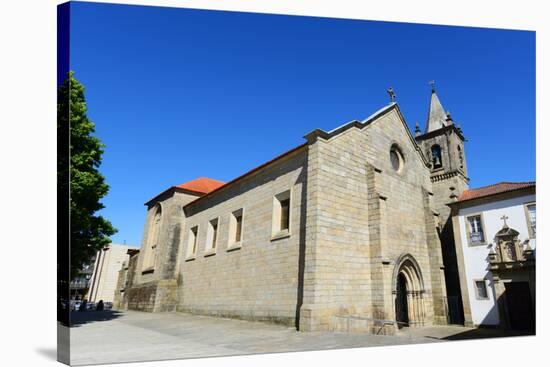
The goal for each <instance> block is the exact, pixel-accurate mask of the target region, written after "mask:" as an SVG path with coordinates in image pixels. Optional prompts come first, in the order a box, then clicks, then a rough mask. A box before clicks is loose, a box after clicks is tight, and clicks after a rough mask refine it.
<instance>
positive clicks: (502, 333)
mask: <svg viewBox="0 0 550 367" xmlns="http://www.w3.org/2000/svg"><path fill="white" fill-rule="evenodd" d="M528 335H536V333H535V331H533V330H502V329H487V328H479V329H474V330H468V331H464V332H462V333H458V334H453V335H449V336H446V337H443V338H441V340H469V339H485V338H502V337H509V336H528Z"/></svg>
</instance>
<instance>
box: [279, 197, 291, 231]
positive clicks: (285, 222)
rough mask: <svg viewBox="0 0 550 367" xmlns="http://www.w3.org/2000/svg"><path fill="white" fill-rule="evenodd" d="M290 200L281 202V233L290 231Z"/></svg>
mask: <svg viewBox="0 0 550 367" xmlns="http://www.w3.org/2000/svg"><path fill="white" fill-rule="evenodd" d="M289 210H290V199H285V200H281V231H284V230H288V227H289V219H290V216H289Z"/></svg>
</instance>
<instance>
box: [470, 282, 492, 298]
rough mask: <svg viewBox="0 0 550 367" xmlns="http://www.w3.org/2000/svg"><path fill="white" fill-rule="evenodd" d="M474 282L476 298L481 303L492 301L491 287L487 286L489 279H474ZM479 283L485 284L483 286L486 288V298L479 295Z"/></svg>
mask: <svg viewBox="0 0 550 367" xmlns="http://www.w3.org/2000/svg"><path fill="white" fill-rule="evenodd" d="M473 281H474V295H475V298H476V299H477V300H479V301H487V300H489V299H490V297H489V287H488V286H487V279H485V278H483V279H473ZM478 282H483V285H484V286H485V294H486V295H487V296H486V297H481V296H480V295H479V293H478V288H477V283H478Z"/></svg>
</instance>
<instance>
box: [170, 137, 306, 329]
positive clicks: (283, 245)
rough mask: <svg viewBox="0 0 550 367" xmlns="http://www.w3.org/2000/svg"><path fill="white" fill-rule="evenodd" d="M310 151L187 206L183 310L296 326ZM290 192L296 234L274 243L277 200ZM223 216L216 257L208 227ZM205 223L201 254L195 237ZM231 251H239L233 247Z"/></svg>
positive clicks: (182, 264)
mask: <svg viewBox="0 0 550 367" xmlns="http://www.w3.org/2000/svg"><path fill="white" fill-rule="evenodd" d="M306 159H307V154H306V149H305V147H304V148H302V149H299V150H298V151H296V152H294V153H292V154H290V155H288V156H286V157H284V158H282V159H280V160H278V161H277V162H275V163H273V164H272V165H270V166H268V167H266V168H263V169H262V170H261V171H259V172H258V173H256V174H253V175H252V176H250V177H248V178H245V179H243V180H241V181H240V182H238V183H235V184H233V185H231V186H230V187H228V188H227V189H223V190H221V191H219V192H217V193H215V194H214V195H212V196H211V197H208V198H205V199H204V200H199V201H197V202H196V203H193V204H191V205H190V206H188V207H186V214H187V218H185V221H182V228H183V230H182V236H181V238H182V242H181V246H180V254H179V256H178V258H179V259H180V265H179V267H178V269H179V278H178V283H179V303H178V306H177V310H178V311H185V312H192V313H197V314H207V315H215V316H224V317H235V318H243V319H251V320H265V321H272V322H278V323H284V324H288V325H295V323H296V316H297V307H298V304H299V302H300V300H299V298H300V290H299V288H300V286H299V252H300V247H301V246H302V247H303V246H304V240H305V238H304V237H303V235H304V231H303V230H304V227H305V223H304V219H305V218H304V210H305V202H304V200H305V195H306V186H305V184H306V175H307V171H306V163H307V160H306ZM286 190H290V191H291V193H290V231H289V236H285V237H282V238H277V239H276V238H273V233H272V221H273V207H274V196H275V195H277V194H280V193H282V192H284V191H286ZM239 209H242V210H243V224H242V241H241V243H240V245H239V246H238V247H235V246H231V241H230V238H229V221H230V216H231V215H232V212H234V211H236V210H239ZM216 218H217V219H218V238H217V242H216V249H215V252H212V251H207V250H208V249H207V247H206V246H207V244H206V241H207V226H208V223H209V221H210V220H212V219H216ZM194 226H198V238H197V253H196V255H195V256H192V257H189V253H190V251H188V246H190V243H189V234H190V230H191V228H193V227H194ZM230 246H231V247H230Z"/></svg>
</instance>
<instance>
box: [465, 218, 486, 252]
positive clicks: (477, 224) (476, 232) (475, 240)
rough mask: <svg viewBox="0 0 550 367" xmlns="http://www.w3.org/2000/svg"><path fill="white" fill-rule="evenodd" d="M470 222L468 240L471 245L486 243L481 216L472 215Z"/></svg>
mask: <svg viewBox="0 0 550 367" xmlns="http://www.w3.org/2000/svg"><path fill="white" fill-rule="evenodd" d="M467 220H468V237H469V238H468V239H469V241H470V244H472V245H475V244H482V243H484V242H485V235H484V232H483V222H482V220H481V215H472V216H471V217H468V218H467Z"/></svg>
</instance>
